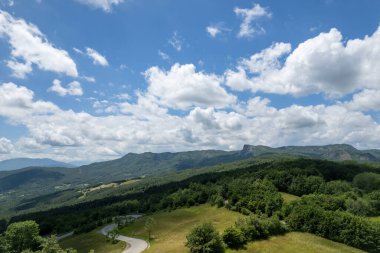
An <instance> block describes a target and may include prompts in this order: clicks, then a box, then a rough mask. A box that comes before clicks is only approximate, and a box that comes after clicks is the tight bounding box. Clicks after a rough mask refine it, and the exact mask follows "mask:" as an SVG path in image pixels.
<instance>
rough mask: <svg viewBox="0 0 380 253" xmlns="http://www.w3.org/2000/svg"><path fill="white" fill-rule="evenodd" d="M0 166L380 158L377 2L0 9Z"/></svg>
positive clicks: (9, 4) (125, 0)
mask: <svg viewBox="0 0 380 253" xmlns="http://www.w3.org/2000/svg"><path fill="white" fill-rule="evenodd" d="M0 8H1V10H2V12H1V14H0V57H1V58H2V59H1V62H0V159H7V158H11V157H19V156H28V157H50V158H54V159H58V160H64V161H95V160H103V159H110V158H114V157H118V156H121V155H123V154H125V153H128V152H144V151H153V152H161V151H181V150H194V149H225V150H235V149H240V148H241V147H242V145H243V144H245V143H249V144H260V145H269V146H283V145H320V144H330V143H348V144H352V145H354V146H355V147H357V148H380V147H379V146H378V143H379V142H378V140H377V139H378V136H380V126H379V113H378V112H379V110H380V102H379V101H380V76H379V75H378V73H380V29H379V24H380V2H378V1H371V0H368V1H360V2H359V1H353V0H348V1H343V0H341V1H338V0H325V1H323V0H319V1H316V0H315V1H301V0H292V1H254V2H253V1H239V0H210V1H200V0H199V1H198V0H194V1H182V0H160V1H159V0H67V1H62V0H49V1H47V0H13V1H10V0H0Z"/></svg>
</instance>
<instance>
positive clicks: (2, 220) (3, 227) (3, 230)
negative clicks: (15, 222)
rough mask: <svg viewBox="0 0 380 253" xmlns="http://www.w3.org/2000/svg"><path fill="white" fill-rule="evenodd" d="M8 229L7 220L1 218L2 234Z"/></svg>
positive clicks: (0, 228)
mask: <svg viewBox="0 0 380 253" xmlns="http://www.w3.org/2000/svg"><path fill="white" fill-rule="evenodd" d="M6 229H7V221H6V220H5V219H1V220H0V234H2V233H4V232H5V230H6Z"/></svg>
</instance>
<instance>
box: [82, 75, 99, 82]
mask: <svg viewBox="0 0 380 253" xmlns="http://www.w3.org/2000/svg"><path fill="white" fill-rule="evenodd" d="M81 78H82V79H83V80H86V81H87V82H90V83H95V82H96V79H95V77H93V76H81Z"/></svg>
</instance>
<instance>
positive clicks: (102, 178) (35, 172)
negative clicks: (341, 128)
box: [0, 145, 380, 208]
mask: <svg viewBox="0 0 380 253" xmlns="http://www.w3.org/2000/svg"><path fill="white" fill-rule="evenodd" d="M278 156H282V157H284V156H288V157H289V156H291V157H305V158H317V159H326V160H339V161H341V160H356V161H364V162H379V161H380V151H379V150H357V149H355V148H354V147H352V146H349V145H327V146H305V147H297V146H292V147H280V148H271V147H266V146H251V145H245V146H244V148H243V149H242V150H238V151H221V150H198V151H189V152H177V153H169V152H166V153H150V152H147V153H142V154H135V153H129V154H127V155H125V156H123V157H121V158H119V159H115V160H111V161H105V162H98V163H93V164H90V165H85V166H81V167H78V168H71V169H63V168H57V167H53V168H41V167H30V168H24V169H21V170H15V171H4V172H0V186H1V187H0V194H1V199H0V200H1V201H2V205H3V206H7V207H10V208H11V206H9V205H10V203H11V204H12V206H14V205H15V206H17V205H18V203H25V202H28V200H30V199H34V198H36V197H39V196H42V195H46V194H50V193H56V192H59V191H62V190H70V189H72V190H76V191H77V190H79V189H83V188H86V187H91V186H94V185H99V184H106V183H109V182H114V181H119V182H121V181H124V180H128V179H132V178H139V177H148V176H157V175H162V174H165V173H169V172H176V171H183V170H189V169H192V170H194V169H197V168H202V167H205V166H213V165H217V164H224V163H229V162H235V161H241V160H245V159H261V158H269V159H272V158H273V157H278Z"/></svg>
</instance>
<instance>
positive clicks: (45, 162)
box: [0, 158, 75, 171]
mask: <svg viewBox="0 0 380 253" xmlns="http://www.w3.org/2000/svg"><path fill="white" fill-rule="evenodd" d="M26 167H65V168H72V167H75V166H74V165H72V164H69V163H64V162H59V161H55V160H52V159H47V158H14V159H8V160H4V161H0V171H11V170H18V169H22V168H26Z"/></svg>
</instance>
